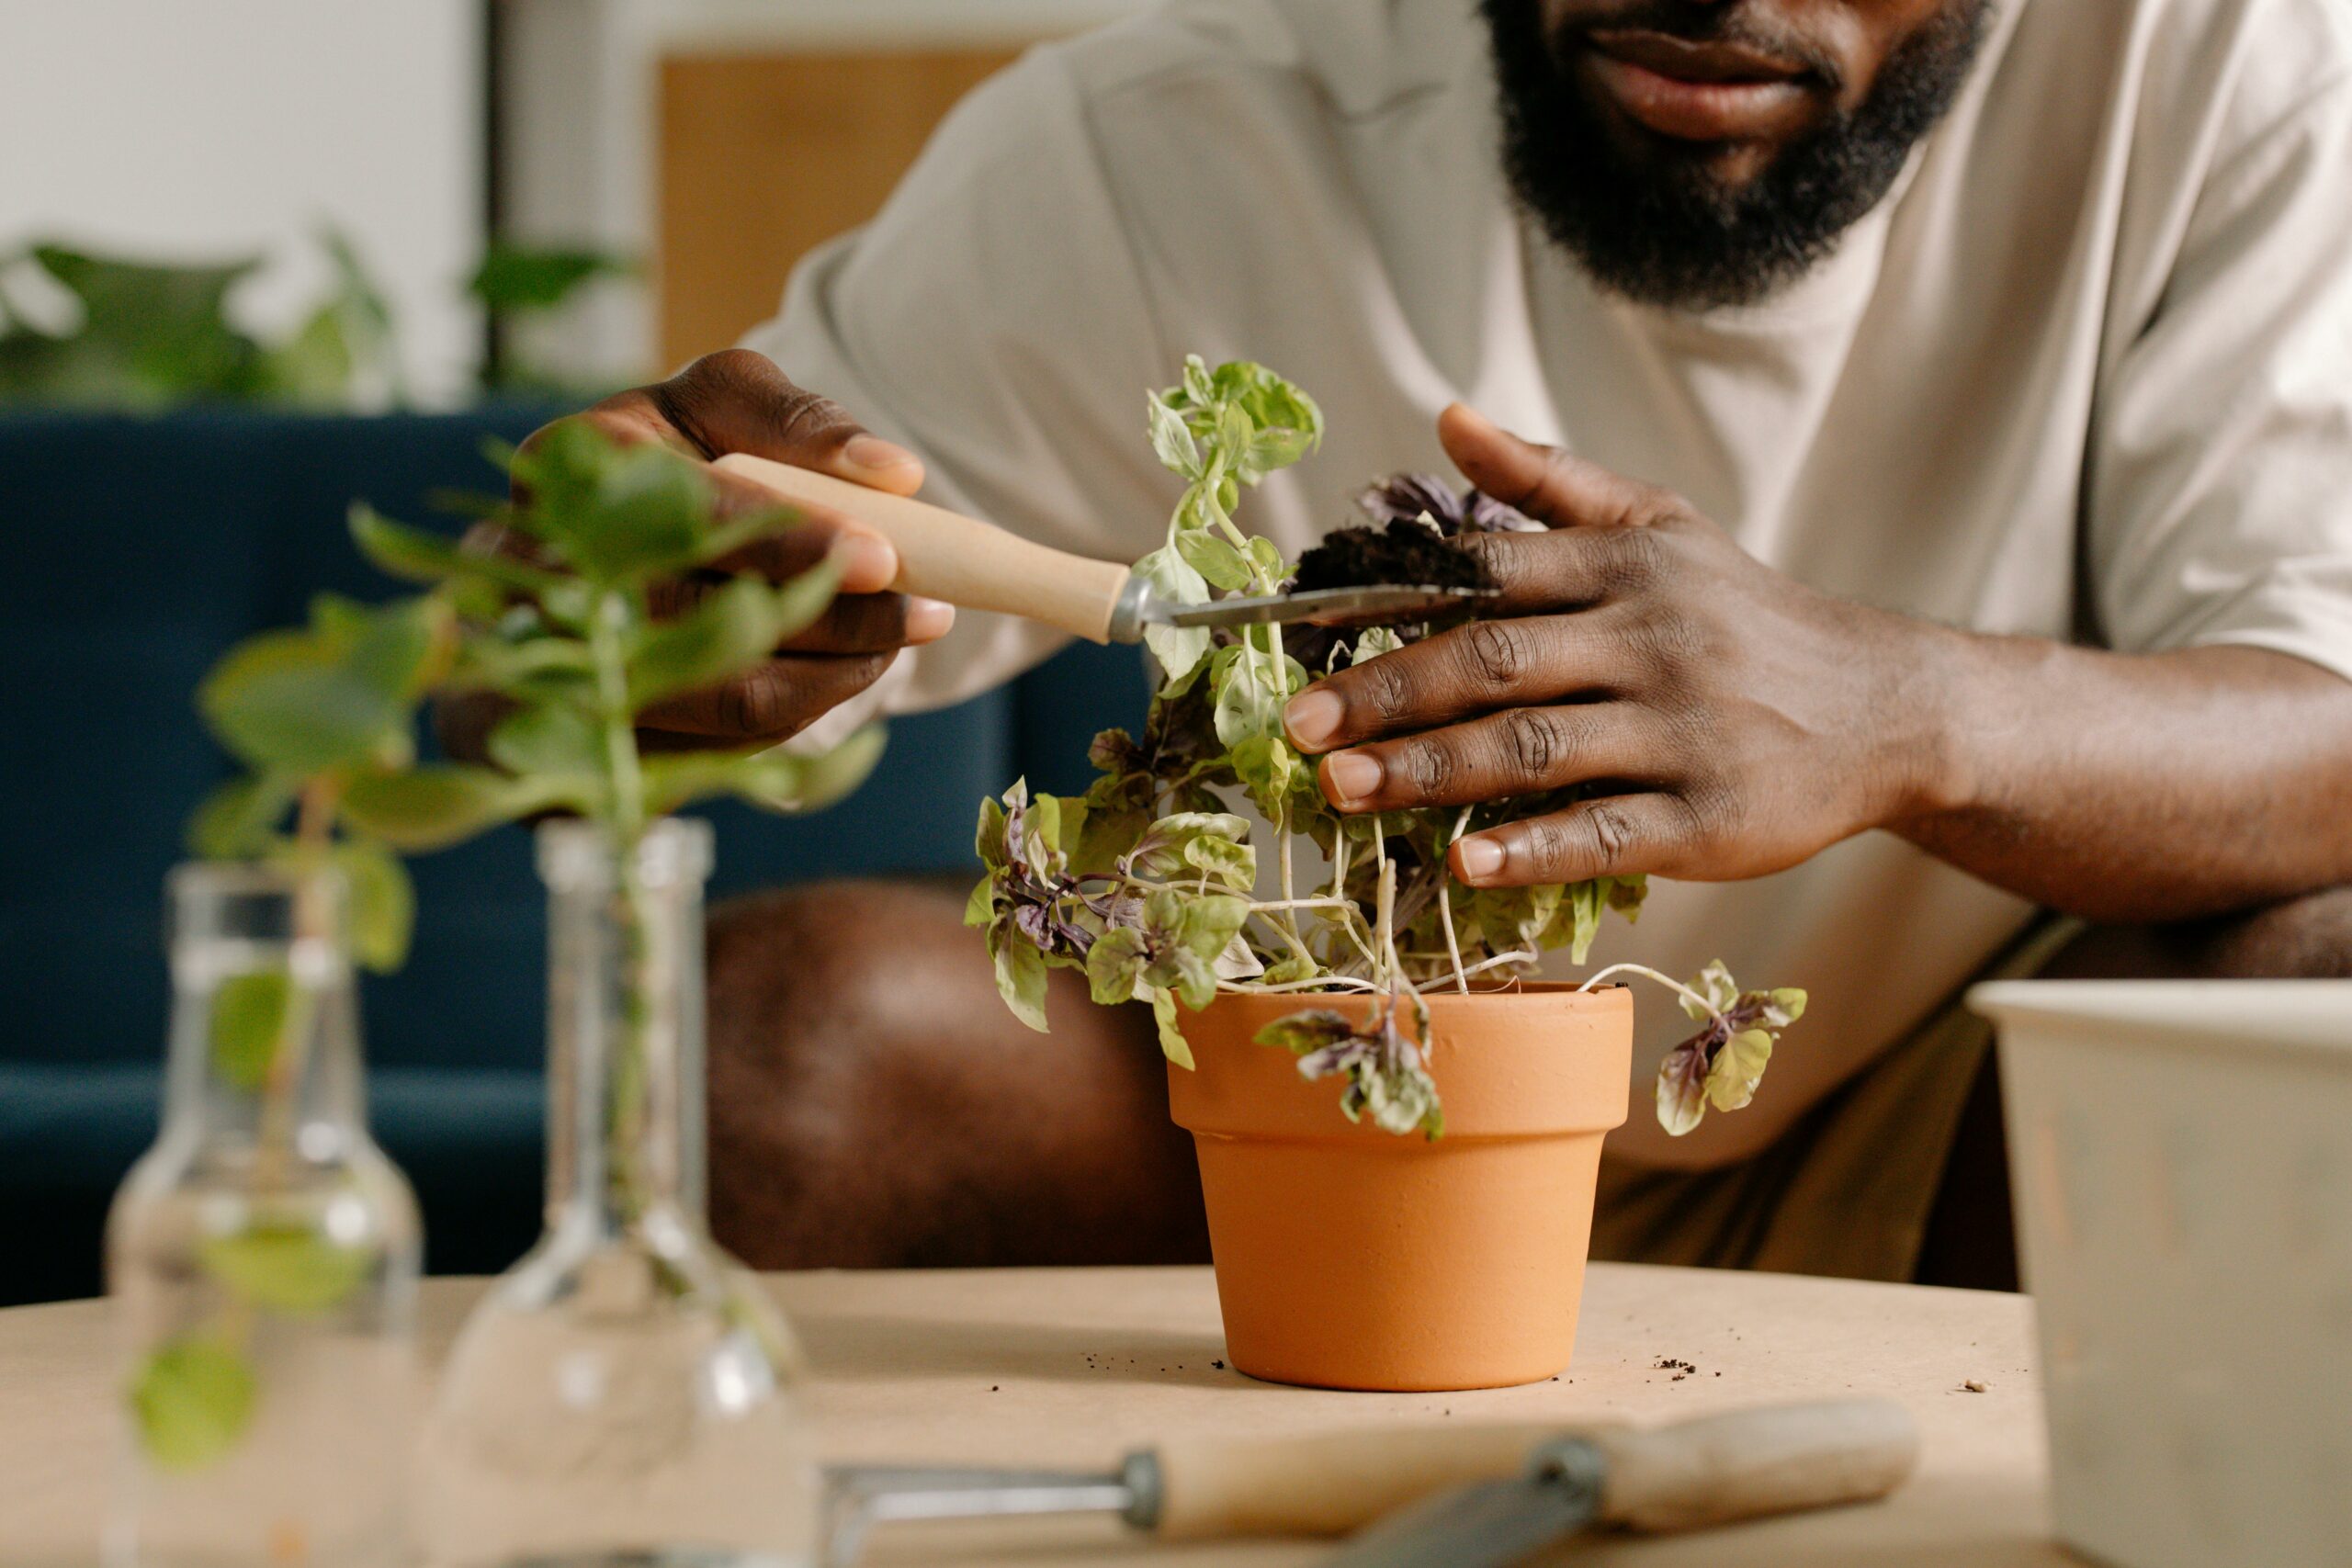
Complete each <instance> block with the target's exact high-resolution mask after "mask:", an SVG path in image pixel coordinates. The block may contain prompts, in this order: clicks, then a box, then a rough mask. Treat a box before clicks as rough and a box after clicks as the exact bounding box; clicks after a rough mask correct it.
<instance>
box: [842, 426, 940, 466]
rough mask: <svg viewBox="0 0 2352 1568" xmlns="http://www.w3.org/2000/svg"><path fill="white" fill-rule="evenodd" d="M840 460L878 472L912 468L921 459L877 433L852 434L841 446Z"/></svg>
mask: <svg viewBox="0 0 2352 1568" xmlns="http://www.w3.org/2000/svg"><path fill="white" fill-rule="evenodd" d="M842 462H844V463H847V464H848V465H849V466H850V467H851V468H863V469H865V471H866V472H867V473H869V474H878V473H883V472H885V471H887V470H888V469H891V468H912V467H914V466H915V465H916V464H918V463H920V462H922V458H920V457H916V456H915V455H914V454H913V453H912V452H910V451H908V450H907V449H906V448H905V447H903V446H899V445H898V444H897V443H896V442H892V441H885V440H883V439H882V438H881V437H880V436H878V435H853V436H851V437H850V438H849V444H848V445H847V446H843V447H842Z"/></svg>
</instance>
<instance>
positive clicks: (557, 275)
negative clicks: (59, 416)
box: [0, 226, 637, 412]
mask: <svg viewBox="0 0 2352 1568" xmlns="http://www.w3.org/2000/svg"><path fill="white" fill-rule="evenodd" d="M315 243H316V245H317V247H318V249H319V251H320V252H321V253H322V254H323V256H324V257H325V260H326V263H327V266H328V277H329V281H328V286H327V288H326V291H325V293H324V295H323V296H322V298H320V299H318V300H317V302H316V303H315V304H313V305H311V306H310V307H309V308H308V309H307V310H305V311H304V312H303V313H302V315H301V317H300V321H299V323H298V324H297V325H296V326H295V327H294V329H293V330H292V331H291V332H290V333H286V334H285V335H284V336H282V337H280V338H278V339H277V340H276V341H264V340H263V339H262V338H260V337H258V336H256V335H255V334H254V333H249V332H246V331H244V330H243V329H242V328H241V327H239V326H238V325H237V324H236V321H235V320H234V317H233V313H232V310H231V297H232V295H233V294H234V293H235V292H236V291H237V290H238V288H240V287H242V286H243V285H244V284H246V283H248V282H249V281H251V280H253V279H254V278H256V277H257V276H260V275H261V274H262V273H263V271H264V270H265V267H266V261H265V258H264V257H263V256H262V255H261V254H249V255H242V256H238V257H235V258H233V259H232V260H228V261H221V262H198V261H166V260H159V259H154V258H138V257H131V256H126V255H117V254H102V253H100V252H97V251H95V250H90V249H85V248H77V247H75V246H72V245H68V244H64V243H59V242H57V241H54V240H37V241H33V242H30V243H26V244H24V245H21V246H19V247H18V248H17V249H16V250H15V251H12V252H8V253H6V254H0V406H5V405H8V404H27V405H41V406H48V407H58V408H77V409H88V410H107V411H126V412H157V411H161V410H164V409H170V408H175V407H179V406H182V405H186V404H202V403H230V404H269V405H276V406H283V407H291V408H301V409H315V410H323V411H366V410H375V409H382V408H386V407H396V406H400V405H402V404H405V403H406V402H407V401H408V400H409V395H408V388H407V385H406V382H405V380H404V378H403V377H402V374H401V354H400V343H399V339H398V332H397V323H396V321H395V320H394V317H393V314H392V310H391V306H390V303H389V302H388V301H387V299H386V298H385V294H384V290H383V289H382V288H380V287H379V284H378V282H377V280H376V278H375V276H373V275H372V274H371V273H370V271H369V269H368V265H367V263H366V261H365V260H364V259H363V258H362V257H361V256H360V254H359V253H358V250H357V248H356V246H355V245H354V244H353V243H352V242H351V240H350V238H349V237H348V236H346V235H345V233H343V231H340V230H338V229H336V228H334V227H333V226H327V227H322V229H320V230H319V231H318V232H317V235H316V238H315ZM636 270H637V269H636V268H635V267H634V265H632V264H630V263H629V262H628V261H627V260H626V259H625V258H623V257H620V256H618V255H615V254H610V253H607V252H603V251H596V250H588V249H581V248H574V247H539V246H530V245H520V244H513V243H503V242H502V243H494V244H492V246H491V247H490V248H489V250H488V251H487V252H486V253H485V254H483V256H482V259H481V265H479V266H477V267H476V268H475V269H474V272H473V275H472V276H471V277H469V279H468V280H467V283H466V286H465V292H466V293H467V295H469V297H470V298H471V299H474V300H475V301H476V302H478V303H479V304H480V305H481V308H482V310H484V312H485V314H486V317H487V335H486V337H485V340H484V353H483V356H482V364H481V374H480V385H481V390H482V391H483V392H485V393H488V394H492V395H499V396H545V397H571V398H577V397H581V396H586V395H589V394H593V393H595V392H598V391H601V390H605V389H602V388H598V387H594V386H582V385H581V384H580V382H579V381H578V379H577V378H567V377H565V376H563V375H562V374H560V372H557V371H554V370H551V369H548V368H547V367H542V366H538V365H537V364H535V363H534V362H533V360H532V359H531V358H530V356H529V355H528V353H527V349H526V346H525V344H524V342H523V340H522V338H521V336H520V335H519V334H518V332H517V328H518V326H519V325H520V324H521V323H523V322H525V321H534V320H545V319H547V318H548V317H551V316H553V315H554V314H555V313H556V312H557V311H559V310H562V309H563V308H564V307H565V306H566V305H567V304H569V303H570V302H571V300H572V299H574V298H576V297H577V296H578V294H579V293H580V291H581V290H582V288H584V287H585V286H587V285H588V284H590V283H593V282H594V281H595V280H597V279H600V278H628V277H632V276H635V275H636Z"/></svg>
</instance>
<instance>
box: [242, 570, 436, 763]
mask: <svg viewBox="0 0 2352 1568" xmlns="http://www.w3.org/2000/svg"><path fill="white" fill-rule="evenodd" d="M446 614H447V611H446V608H445V607H442V606H437V605H434V604H431V602H430V601H428V600H422V599H414V600H403V601H400V602H398V603H395V604H389V605H386V606H384V607H382V608H381V609H379V610H373V611H359V612H356V614H355V608H354V607H352V606H348V605H345V604H340V603H339V602H336V601H333V600H327V601H324V602H323V603H322V604H321V605H320V606H319V607H317V608H315V609H314V610H313V613H312V619H313V625H312V626H311V628H310V629H308V630H302V631H280V632H266V633H264V634H263V635H261V636H259V637H253V638H250V639H248V640H247V641H245V642H243V643H241V644H240V645H238V646H237V647H236V648H235V649H232V650H231V651H230V653H229V654H228V656H227V657H225V658H224V659H222V660H220V663H218V664H216V665H215V666H213V669H212V671H211V673H210V674H209V675H207V676H206V677H205V679H204V683H203V684H202V685H201V686H199V687H198V690H197V705H198V708H199V709H200V710H201V711H202V713H203V715H204V717H205V720H206V722H207V723H208V724H209V725H210V727H211V728H212V731H213V733H214V734H215V735H217V736H218V737H220V742H221V744H222V745H224V746H226V747H228V749H229V750H231V751H232V752H234V753H235V754H236V755H237V757H238V758H239V759H240V760H242V761H244V762H245V763H246V764H248V765H249V766H251V767H253V768H254V769H255V770H256V771H262V772H277V773H290V774H295V775H298V776H300V777H305V778H307V777H311V776H312V775H314V774H317V773H327V772H330V771H333V770H334V769H337V768H345V767H352V766H356V765H358V764H361V763H364V762H367V761H370V760H372V759H373V758H374V757H376V756H377V755H378V754H379V752H380V750H382V749H383V748H384V747H385V746H386V745H387V743H388V742H397V743H398V744H401V745H403V746H404V745H405V744H406V743H407V726H408V722H409V718H410V716H411V713H412V711H413V707H414V705H415V702H416V699H417V696H418V694H419V692H420V691H421V689H422V687H423V685H424V680H425V678H426V676H427V674H428V672H429V671H428V668H427V660H429V659H430V658H431V657H432V655H433V652H434V649H435V640H436V633H437V629H438V626H439V625H440V624H441V622H442V617H444V616H445V615H446Z"/></svg>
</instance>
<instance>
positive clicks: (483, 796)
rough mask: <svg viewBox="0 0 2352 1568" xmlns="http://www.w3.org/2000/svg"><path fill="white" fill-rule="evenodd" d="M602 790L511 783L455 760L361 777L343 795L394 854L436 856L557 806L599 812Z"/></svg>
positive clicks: (350, 814)
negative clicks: (419, 852)
mask: <svg viewBox="0 0 2352 1568" xmlns="http://www.w3.org/2000/svg"><path fill="white" fill-rule="evenodd" d="M598 787H599V786H598V785H597V783H596V781H595V780H594V779H592V778H575V777H569V776H567V777H559V778H519V779H512V778H508V777H507V776H506V775H505V774H503V773H497V772H495V771H493V770H492V769H489V768H477V767H470V766H468V765H466V764H463V763H454V762H453V763H444V764H438V765H433V766H426V767H420V768H415V769H413V770H411V771H410V772H408V773H369V774H363V775H361V776H360V777H358V778H356V779H354V780H352V781H351V785H350V787H349V788H348V789H346V790H345V792H344V796H343V810H344V815H345V817H346V818H349V819H350V820H351V822H352V824H353V825H354V826H356V827H357V828H358V829H360V830H361V831H362V832H366V833H370V834H373V835H374V836H375V837H377V838H379V839H381V840H384V841H385V842H386V843H388V844H390V845H391V846H392V847H393V848H394V849H400V850H409V851H417V850H437V849H441V848H443V847H445V846H447V845H449V844H454V843H457V842H458V840H462V839H469V838H471V837H472V836H473V835H475V834H476V833H479V832H481V831H482V830H483V829H489V828H494V827H497V826H498V825H499V824H501V823H503V822H511V821H514V820H515V818H521V817H528V816H530V815H532V814H533V813H534V812H538V811H545V810H548V809H549V808H550V807H558V806H567V807H572V808H574V809H577V810H582V811H593V809H594V806H595V804H596V797H597V792H598Z"/></svg>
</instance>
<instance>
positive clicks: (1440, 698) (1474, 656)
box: [1283, 615, 1617, 754]
mask: <svg viewBox="0 0 2352 1568" xmlns="http://www.w3.org/2000/svg"><path fill="white" fill-rule="evenodd" d="M1616 629H1617V628H1616V622H1615V619H1614V618H1613V617H1612V616H1610V615H1544V616H1523V617H1519V618H1515V619H1509V620H1495V621H1474V622H1472V623H1471V624H1470V625H1468V626H1456V627H1455V628H1453V630H1452V631H1449V632H1445V633H1442V634H1441V635H1439V636H1437V637H1429V638H1426V639H1424V640H1423V641H1420V642H1417V643H1413V644H1411V645H1409V646H1408V647H1405V648H1400V649H1397V650H1396V651H1395V652H1393V653H1384V654H1382V655H1381V656H1380V657H1379V658H1377V659H1373V660H1366V661H1365V662H1363V663H1362V664H1356V665H1351V666H1350V667H1349V668H1347V669H1345V670H1341V671H1337V672H1336V673H1333V674H1330V675H1327V676H1325V677H1324V678H1323V679H1322V680H1320V681H1317V682H1315V683H1314V684H1313V685H1311V686H1309V687H1307V688H1306V690H1305V691H1303V692H1301V693H1299V694H1298V695H1296V696H1295V697H1293V698H1292V699H1291V700H1290V703H1289V705H1288V706H1286V707H1285V708H1283V728H1285V729H1286V730H1287V731H1289V734H1290V739H1291V743H1292V744H1293V745H1295V746H1296V747H1297V748H1298V749H1299V750H1302V751H1305V752H1307V753H1309V754H1313V753H1316V752H1320V751H1330V750H1336V749H1338V748H1340V747H1341V746H1352V745H1355V744H1356V743H1357V742H1359V741H1364V740H1376V739H1381V738H1382V737H1384V736H1390V735H1403V734H1407V733H1408V732H1410V731H1413V730H1418V729H1428V728H1432V727H1434V726H1437V725H1442V724H1452V723H1453V722H1454V721H1456V720H1457V719H1463V718H1468V717H1470V716H1473V715H1476V714H1482V713H1491V712H1493V711H1495V710H1496V709H1498V708H1517V707H1531V706H1534V705H1540V704H1544V703H1555V702H1560V701H1563V700H1565V699H1566V698H1569V697H1575V696H1583V695H1588V694H1592V693H1594V692H1606V691H1608V690H1609V689H1610V678H1611V674H1612V673H1613V671H1614V664H1615V654H1614V641H1615V637H1614V633H1615V631H1616Z"/></svg>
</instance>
